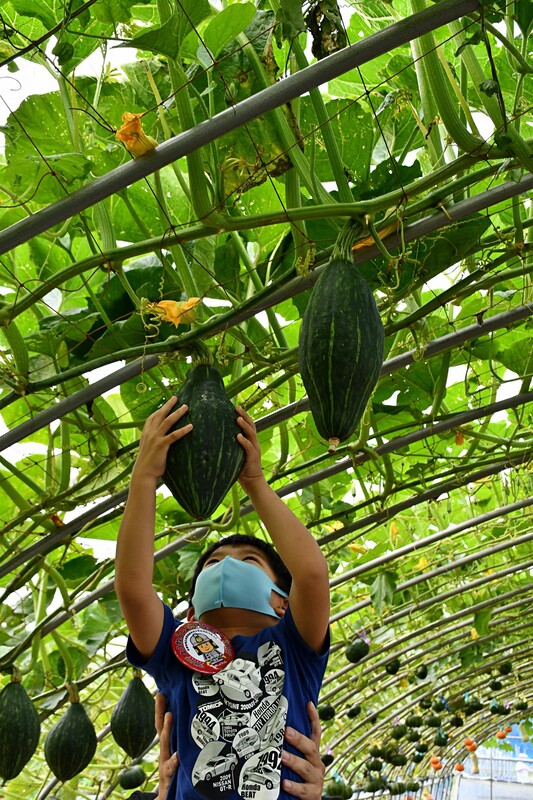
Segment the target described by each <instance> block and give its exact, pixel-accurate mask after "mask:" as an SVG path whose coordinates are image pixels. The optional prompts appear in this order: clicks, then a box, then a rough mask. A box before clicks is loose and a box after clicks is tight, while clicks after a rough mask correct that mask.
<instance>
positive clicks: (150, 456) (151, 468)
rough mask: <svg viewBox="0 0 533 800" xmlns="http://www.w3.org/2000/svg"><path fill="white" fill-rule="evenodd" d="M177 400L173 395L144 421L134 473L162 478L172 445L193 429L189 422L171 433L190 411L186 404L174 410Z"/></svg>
mask: <svg viewBox="0 0 533 800" xmlns="http://www.w3.org/2000/svg"><path fill="white" fill-rule="evenodd" d="M177 400H178V398H177V397H176V396H175V395H173V396H172V397H171V398H170V400H167V402H166V403H165V404H164V405H162V406H161V408H159V409H158V410H157V411H154V413H153V414H150V416H149V417H148V419H147V420H146V422H145V423H144V428H143V432H142V434H141V441H140V443H139V453H138V455H137V460H136V462H135V467H134V474H136V475H139V474H142V475H145V476H147V477H150V478H156V479H157V478H160V477H161V475H162V474H163V473H164V471H165V466H166V463H167V453H168V448H169V447H170V445H171V444H173V442H177V441H178V439H182V438H183V437H184V436H186V435H187V434H188V433H189V432H190V431H192V425H191V424H190V423H189V424H188V425H184V426H183V427H182V428H179V429H178V430H176V431H172V432H171V433H169V431H170V429H171V428H172V426H173V425H174V424H175V423H176V422H177V421H178V420H179V419H181V418H182V417H183V416H185V414H186V413H187V411H188V408H187V406H185V405H182V406H180V407H179V408H176V409H175V410H174V411H172V409H173V408H174V406H175V405H176V403H177Z"/></svg>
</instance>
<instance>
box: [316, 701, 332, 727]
mask: <svg viewBox="0 0 533 800" xmlns="http://www.w3.org/2000/svg"><path fill="white" fill-rule="evenodd" d="M317 712H318V718H319V719H321V720H322V721H323V722H329V720H331V719H333V718H334V717H335V709H334V707H333V706H330V705H329V703H323V704H322V705H319V706H318V707H317Z"/></svg>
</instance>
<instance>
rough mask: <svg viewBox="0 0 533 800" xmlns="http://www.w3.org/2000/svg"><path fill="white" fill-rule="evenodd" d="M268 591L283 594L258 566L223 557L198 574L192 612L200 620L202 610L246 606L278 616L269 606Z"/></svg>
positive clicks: (251, 609) (283, 595)
mask: <svg viewBox="0 0 533 800" xmlns="http://www.w3.org/2000/svg"><path fill="white" fill-rule="evenodd" d="M272 590H273V591H275V592H277V593H278V594H280V595H281V596H282V597H287V594H286V592H284V591H282V590H281V589H279V588H278V587H277V586H276V584H275V583H273V582H272V581H271V580H270V578H269V577H268V575H266V573H264V572H263V570H262V569H261V568H260V567H256V566H254V565H253V564H248V563H247V562H246V561H240V560H239V559H238V558H231V556H226V558H223V559H222V561H219V562H218V563H217V564H213V566H212V567H207V569H204V570H202V572H200V574H199V575H198V578H197V580H196V586H195V588H194V594H193V596H192V605H193V606H194V615H195V617H196V619H200V617H201V616H202V614H204V613H205V612H206V611H212V610H213V609H215V608H220V607H221V606H224V608H247V609H248V610H249V611H258V612H259V613H260V614H268V615H269V616H270V617H276V619H278V615H277V614H276V612H275V611H274V609H273V608H272V606H271V605H270V597H271V592H272Z"/></svg>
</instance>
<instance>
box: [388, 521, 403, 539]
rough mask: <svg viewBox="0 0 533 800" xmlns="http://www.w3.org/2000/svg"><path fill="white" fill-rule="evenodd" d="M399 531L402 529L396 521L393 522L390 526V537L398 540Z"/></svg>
mask: <svg viewBox="0 0 533 800" xmlns="http://www.w3.org/2000/svg"><path fill="white" fill-rule="evenodd" d="M399 532H400V529H399V527H398V526H397V525H396V523H395V522H391V524H390V528H389V534H390V538H391V541H392V542H395V541H396V537H397V536H398V534H399Z"/></svg>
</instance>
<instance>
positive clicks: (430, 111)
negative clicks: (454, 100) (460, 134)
mask: <svg viewBox="0 0 533 800" xmlns="http://www.w3.org/2000/svg"><path fill="white" fill-rule="evenodd" d="M410 7H411V13H414V4H413V3H411V4H410ZM411 53H412V55H413V59H414V66H415V72H416V77H417V82H418V91H419V92H420V102H421V106H422V122H423V125H424V128H425V131H426V133H425V139H426V142H427V146H428V154H429V158H430V161H431V164H432V166H433V167H434V168H435V167H437V166H438V165H439V164H441V163H442V161H443V159H444V151H443V148H442V141H441V137H440V131H439V127H438V125H437V126H434V127H433V128H432V129H431V130H430V125H431V124H432V123H433V122H434V121H435V119H436V116H437V107H436V105H435V98H434V97H433V95H432V93H431V88H430V85H429V80H428V76H427V72H426V67H425V63H424V52H423V47H422V42H421V40H420V39H413V40H412V42H411Z"/></svg>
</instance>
